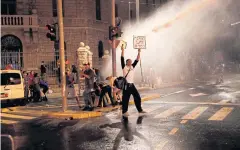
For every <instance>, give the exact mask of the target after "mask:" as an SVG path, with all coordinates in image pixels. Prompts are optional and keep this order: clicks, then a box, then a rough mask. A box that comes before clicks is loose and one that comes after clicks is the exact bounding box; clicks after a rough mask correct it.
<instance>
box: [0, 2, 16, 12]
mask: <svg viewBox="0 0 240 150" xmlns="http://www.w3.org/2000/svg"><path fill="white" fill-rule="evenodd" d="M1 14H2V15H16V0H2V1H1Z"/></svg>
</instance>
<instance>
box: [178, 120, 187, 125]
mask: <svg viewBox="0 0 240 150" xmlns="http://www.w3.org/2000/svg"><path fill="white" fill-rule="evenodd" d="M187 122H188V120H182V121H181V122H180V123H181V124H185V123H187Z"/></svg>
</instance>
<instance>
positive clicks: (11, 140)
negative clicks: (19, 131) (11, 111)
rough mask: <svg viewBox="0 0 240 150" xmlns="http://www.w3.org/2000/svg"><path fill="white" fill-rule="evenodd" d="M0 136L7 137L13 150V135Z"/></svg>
mask: <svg viewBox="0 0 240 150" xmlns="http://www.w3.org/2000/svg"><path fill="white" fill-rule="evenodd" d="M1 138H7V139H9V141H10V142H11V150H15V146H14V141H13V137H12V136H11V135H9V134H1Z"/></svg>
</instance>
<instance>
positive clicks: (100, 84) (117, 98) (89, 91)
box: [66, 46, 146, 117]
mask: <svg viewBox="0 0 240 150" xmlns="http://www.w3.org/2000/svg"><path fill="white" fill-rule="evenodd" d="M121 50H122V54H121V66H122V69H123V76H124V77H125V79H126V83H125V85H124V87H123V89H118V88H116V87H115V85H114V80H115V79H116V77H112V76H109V77H107V78H106V79H105V80H106V81H108V83H107V82H106V81H101V79H100V74H99V70H98V69H94V68H91V67H90V63H84V64H83V65H84V69H83V70H81V71H80V72H79V75H80V77H82V78H85V88H84V92H83V97H84V103H85V106H84V108H83V111H93V110H94V108H95V107H101V106H103V107H106V106H107V102H105V99H104V96H105V95H108V97H109V99H110V101H111V105H112V106H113V107H114V106H115V105H118V104H121V105H122V115H123V117H128V116H129V113H128V103H129V99H130V96H131V95H133V98H134V102H135V106H136V108H137V110H138V112H139V114H141V115H143V114H145V113H146V112H145V111H144V110H143V109H142V106H141V96H140V94H139V92H138V90H137V88H136V87H135V85H134V70H135V67H136V65H137V64H138V61H139V60H140V53H141V50H140V49H139V50H138V56H137V59H136V60H135V61H134V62H133V63H132V60H131V59H127V60H126V63H125V60H124V51H125V50H124V47H123V46H122V47H121ZM75 81H76V79H74V76H73V71H72V72H71V71H70V70H67V73H66V84H67V90H66V94H70V93H71V94H73V95H74V96H75V97H76V101H77V103H78V106H79V108H81V106H80V102H79V98H78V96H77V94H76V93H77V92H76V91H75V90H74V83H75ZM121 93H122V96H121ZM96 96H98V97H99V100H98V103H97V105H96V104H95V102H96V101H95V99H96Z"/></svg>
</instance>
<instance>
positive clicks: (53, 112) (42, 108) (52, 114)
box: [1, 94, 160, 120]
mask: <svg viewBox="0 0 240 150" xmlns="http://www.w3.org/2000/svg"><path fill="white" fill-rule="evenodd" d="M159 97H160V95H159V94H149V95H146V94H145V96H143V97H142V102H144V101H148V100H152V99H155V98H159ZM129 104H130V105H131V104H134V101H133V100H132V99H131V100H130V102H129ZM120 107H121V106H120V105H117V106H115V107H113V106H108V107H103V108H95V109H94V111H82V109H80V108H79V107H78V106H77V105H76V102H75V104H69V105H68V111H66V112H63V111H62V106H60V105H59V106H56V105H49V104H47V105H46V104H45V105H39V106H31V105H27V106H24V107H10V108H2V109H1V112H5V113H7V112H19V113H20V114H21V115H24V114H25V115H27V114H34V115H37V116H39V117H47V118H61V119H68V120H72V119H86V118H93V117H100V116H103V115H104V114H105V113H107V112H111V111H114V110H118V109H120ZM79 109H80V110H79Z"/></svg>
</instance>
